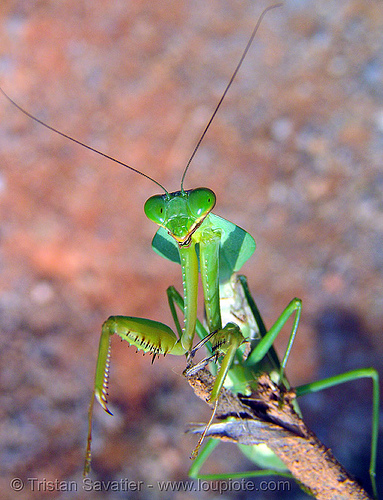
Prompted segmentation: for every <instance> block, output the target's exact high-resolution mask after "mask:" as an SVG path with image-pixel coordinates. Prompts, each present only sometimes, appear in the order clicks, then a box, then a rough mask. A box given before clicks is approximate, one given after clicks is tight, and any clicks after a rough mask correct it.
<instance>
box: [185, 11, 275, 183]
mask: <svg viewBox="0 0 383 500" xmlns="http://www.w3.org/2000/svg"><path fill="white" fill-rule="evenodd" d="M282 5H283V4H282V3H277V4H275V5H270V7H267V8H266V9H265V10H264V11H263V12H262V14H261V15H260V16H259V19H258V21H257V24H256V25H255V27H254V29H253V32H252V34H251V37H250V39H249V41H248V42H247V45H246V48H245V50H244V51H243V54H242V56H241V59H240V60H239V63H238V64H237V67H236V68H235V70H234V73H233V74H232V76H231V78H230V80H229V83H228V84H227V85H226V88H225V90H224V92H223V94H222V97H221V99H220V100H219V102H218V104H217V106H216V107H215V110H214V111H213V114H212V115H211V117H210V120H209V121H208V123H207V125H206V127H205V129H204V131H203V132H202V134H201V137H200V138H199V140H198V142H197V144H196V147H195V148H194V151H193V153H192V155H191V157H190V158H189V161H188V162H187V165H186V167H185V170H184V173H183V175H182V179H181V191H183V190H184V188H183V185H184V180H185V176H186V172H187V171H188V170H189V167H190V164H191V162H192V160H193V158H194V156H195V154H196V152H197V151H198V148H199V147H200V145H201V142H202V141H203V139H204V137H205V135H206V132H207V131H208V130H209V128H210V125H211V124H212V122H213V120H214V118H215V115H216V114H217V112H218V110H219V108H220V107H221V104H222V102H223V100H224V99H225V97H226V94H227V92H228V90H229V88H230V87H231V84H232V83H233V81H234V79H235V77H236V76H237V73H238V71H239V68H240V67H241V66H242V63H243V61H244V59H245V57H246V55H247V53H248V51H249V49H250V47H251V44H252V43H253V40H254V37H255V35H256V33H257V31H258V28H259V26H260V25H261V22H262V20H263V18H264V17H265V15H266V14H267V12H269V10H271V9H275V8H276V7H281V6H282Z"/></svg>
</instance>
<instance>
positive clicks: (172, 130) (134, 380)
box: [0, 0, 383, 500]
mask: <svg viewBox="0 0 383 500" xmlns="http://www.w3.org/2000/svg"><path fill="white" fill-rule="evenodd" d="M267 5H268V3H267V2H263V1H262V2H261V1H243V0H241V1H237V0H230V1H228V0H212V1H209V2H206V1H201V0H186V1H183V2H179V1H178V0H167V1H155V2H153V1H149V0H145V1H139V0H135V1H128V0H110V1H108V2H103V1H100V0H93V1H92V2H86V1H78V0H76V1H75V0H66V1H53V0H52V1H44V0H28V1H26V0H24V1H22V0H18V1H16V0H3V1H2V2H1V5H0V23H1V25H0V84H1V85H2V86H3V88H4V90H5V91H6V92H8V93H9V94H10V95H11V96H12V98H14V99H15V100H16V101H17V102H18V103H19V104H20V105H21V106H23V107H25V109H27V110H28V111H29V112H31V113H33V114H34V115H36V116H38V117H39V118H40V119H42V120H44V121H46V122H47V123H49V124H51V125H53V126H55V127H57V128H59V129H60V130H62V131H64V132H66V133H68V134H70V135H72V136H74V137H75V138H77V139H79V140H81V141H84V142H86V143H88V144H89V145H91V146H93V147H96V148H99V149H101V150H102V151H104V152H106V153H108V154H110V155H113V156H114V157H116V158H118V159H120V160H122V161H125V162H127V163H129V164H130V165H132V166H134V167H135V168H137V169H140V170H142V171H144V172H146V173H148V174H150V175H151V176H153V177H154V178H155V179H157V180H158V181H160V182H161V183H162V184H164V185H165V186H166V187H167V189H168V190H177V189H178V188H179V186H180V178H181V175H182V171H183V169H184V167H185V165H186V162H187V160H188V158H189V157H190V155H191V152H192V150H193V148H194V146H195V144H196V142H197V140H198V137H199V135H200V134H201V132H202V129H203V127H204V125H205V124H206V122H207V120H208V119H209V117H210V115H211V113H212V111H213V109H214V107H215V105H216V103H217V101H218V99H219V97H220V96H221V93H222V91H223V89H224V87H225V85H226V83H227V82H228V79H229V78H230V76H231V74H232V72H233V70H234V67H235V65H236V63H237V61H238V59H239V57H240V55H241V53H242V51H243V49H244V46H245V45H246V42H247V40H248V37H249V35H250V33H251V31H252V29H253V27H254V25H255V23H256V21H257V19H258V17H259V15H260V13H261V11H262V10H263V8H264V7H266V6H267ZM382 33H383V3H382V2H381V1H379V0H344V1H343V2H339V1H335V0H320V1H313V0H295V1H292V0H290V1H286V2H285V5H284V6H283V7H281V8H279V9H276V10H273V11H272V12H270V13H268V15H267V16H266V18H265V19H264V21H263V23H262V25H261V28H260V29H259V31H258V33H257V36H256V38H255V40H254V43H253V46H252V48H251V51H250V53H249V55H248V57H247V59H246V61H245V63H244V65H243V67H242V68H241V71H240V73H239V75H238V78H237V80H236V82H235V84H234V85H233V87H232V88H231V90H230V92H229V94H228V96H227V99H226V101H225V103H224V105H223V106H222V109H221V110H220V112H219V114H218V116H217V117H216V119H215V121H214V123H213V125H212V127H211V129H210V130H209V133H208V135H207V137H206V139H205V140H204V142H203V144H202V145H201V147H200V149H199V151H198V154H197V155H196V158H195V160H194V161H193V164H192V167H191V170H190V172H189V173H188V175H187V178H186V184H185V187H186V188H191V187H197V186H208V187H210V188H212V189H214V191H215V192H216V194H217V198H218V203H217V207H216V209H215V213H217V214H219V215H221V216H223V217H226V218H228V219H230V220H232V221H233V222H235V223H237V224H238V225H240V226H242V227H244V228H245V229H246V230H247V231H248V232H250V233H251V234H252V235H253V236H254V238H255V239H256V242H257V250H256V253H255V255H254V257H253V258H252V259H251V260H250V261H249V262H248V263H247V264H246V266H245V267H244V269H243V272H244V274H246V275H247V276H248V278H249V282H250V285H251V288H252V290H253V292H254V295H255V298H256V300H257V303H258V305H259V308H260V310H261V312H262V314H263V315H264V319H265V321H266V324H267V325H269V326H270V325H271V324H272V323H273V322H274V321H275V320H276V318H277V317H278V316H279V314H280V313H281V312H282V310H283V308H284V307H285V306H286V305H287V303H288V302H289V301H290V299H291V298H293V297H294V296H298V297H300V298H301V299H302V300H303V315H302V320H301V323H300V327H299V334H298V336H297V339H296V342H295V345H294V347H293V351H292V354H291V358H290V359H289V362H288V375H289V378H290V380H291V383H292V384H293V385H299V384H302V383H307V382H309V381H312V380H315V379H318V378H320V377H324V376H329V375H333V374H336V373H340V372H342V371H345V370H349V369H352V368H360V367H365V366H375V367H377V368H378V369H381V368H382V361H381V360H382V351H383V340H382V339H383V336H382V333H383V293H382V292H383V284H382V267H383V169H382V148H383V47H382V39H383V35H382ZM0 116H1V122H0V196H1V198H0V203H1V225H0V231H1V232H0V235H1V264H0V265H1V270H0V271H1V272H0V328H1V333H0V343H1V347H0V363H1V373H0V388H1V393H0V398H1V400H0V401H1V402H0V414H1V419H0V455H1V458H0V463H1V471H0V474H1V475H0V487H1V491H2V498H4V499H8V498H19V499H29V498H45V497H46V496H49V497H51V498H60V499H61V498H67V497H68V496H73V495H71V494H69V493H65V492H60V491H57V488H56V491H51V492H47V491H45V490H47V487H46V486H45V487H44V485H42V486H41V487H38V486H36V485H35V487H34V488H32V487H31V484H30V483H28V482H27V481H28V478H38V479H39V480H40V481H44V480H45V481H55V480H56V479H57V480H59V481H76V482H77V484H78V485H79V486H78V493H77V496H76V497H77V498H100V495H101V493H99V492H96V491H94V489H93V491H90V492H84V491H83V489H82V485H81V474H82V464H83V456H84V450H85V441H86V433H87V409H88V402H89V398H90V394H91V389H92V384H93V376H94V368H95V362H96V356H97V349H98V340H99V334H100V327H101V324H102V322H103V321H104V320H105V319H106V318H107V317H108V316H109V315H111V314H126V315H132V316H133V315H134V316H142V317H147V318H152V319H157V320H161V321H164V322H166V323H169V324H172V319H171V316H170V313H169V310H168V306H167V300H166V295H165V290H166V288H167V286H168V285H170V284H175V285H176V286H177V287H178V288H180V287H181V279H180V278H181V277H180V269H179V267H177V266H176V265H175V264H172V263H168V262H165V261H163V260H161V258H160V257H158V256H157V255H156V254H155V253H154V252H153V251H152V250H151V247H150V243H151V238H152V236H153V234H154V233H155V231H156V228H155V226H154V225H153V224H152V223H151V222H149V221H147V220H146V219H145V216H144V213H143V204H144V202H145V200H146V198H147V197H149V196H150V195H152V194H155V193H156V192H158V189H157V188H156V187H155V186H154V185H153V184H151V183H150V182H148V181H147V180H146V179H144V178H141V177H140V176H138V175H136V174H134V173H132V172H130V171H128V170H126V169H124V168H122V167H120V166H118V165H116V164H113V163H111V162H109V161H107V160H105V159H104V158H101V157H99V156H97V155H95V154H93V153H91V152H89V151H87V150H85V149H84V148H81V147H78V146H76V145H74V144H72V143H70V142H69V141H66V140H64V139H62V138H61V137H58V136H57V135H55V134H52V133H51V132H49V131H47V130H46V129H44V128H43V127H41V126H39V125H38V124H36V123H35V122H33V121H32V120H30V119H28V118H26V117H25V116H23V115H22V114H21V113H20V112H19V111H18V110H17V109H15V108H14V107H13V106H12V105H10V104H9V103H8V102H7V101H6V100H5V98H3V97H0ZM288 334H289V328H288V327H287V328H286V329H285V330H284V332H283V333H282V334H281V335H280V338H278V342H277V347H278V348H279V352H280V353H283V352H284V351H283V350H284V347H285V345H286V340H287V337H288ZM150 361H151V360H150V357H148V356H145V357H144V356H142V354H140V353H139V354H136V353H135V349H133V348H128V347H127V345H126V344H125V343H122V342H119V341H117V339H113V345H112V369H111V381H110V391H109V392H110V402H111V409H112V411H113V412H114V417H110V416H109V415H106V414H104V412H102V410H101V408H99V407H96V411H95V420H94V442H93V472H92V474H91V478H92V480H104V481H108V480H115V481H119V480H121V479H125V478H127V479H129V480H131V481H137V482H138V481H143V487H142V488H141V491H140V492H137V491H128V492H127V491H119V492H110V491H109V492H106V491H104V492H103V497H105V498H110V499H118V498H132V499H136V498H143V499H146V498H149V497H150V498H169V499H182V500H184V499H185V500H186V499H187V500H189V499H194V498H197V497H198V498H202V499H213V498H220V499H226V498H241V499H246V498H250V497H251V498H253V496H254V492H249V491H246V489H241V490H240V491H235V492H232V493H225V494H222V495H219V493H218V492H217V491H199V492H197V491H191V492H178V493H177V492H173V493H171V492H167V493H165V494H164V493H161V492H159V490H158V488H157V486H156V484H157V483H156V482H157V481H158V480H163V481H165V480H186V479H187V471H188V468H189V466H190V460H189V455H190V452H191V450H192V449H193V447H194V446H195V443H196V438H195V437H193V436H190V435H187V434H185V433H184V430H185V428H186V425H187V423H188V422H190V421H207V419H208V418H209V415H210V412H209V409H208V407H207V406H205V405H204V404H203V403H202V402H200V401H199V400H197V398H196V397H195V396H194V394H193V392H192V391H191V389H190V388H189V387H188V386H187V384H186V382H185V380H184V379H183V377H182V375H181V373H182V370H183V368H184V366H185V360H184V358H182V357H179V358H177V357H171V356H168V357H166V358H165V359H159V360H156V362H155V363H154V365H152V364H151V362H150ZM301 405H302V408H303V411H304V415H305V417H306V420H307V422H308V423H309V425H310V426H311V427H312V429H313V430H314V431H315V432H316V433H317V434H318V436H319V437H320V438H321V439H322V440H323V441H324V442H325V444H326V445H327V446H329V447H331V448H332V449H333V451H334V453H335V455H336V456H337V457H338V459H339V460H340V461H341V462H342V463H343V464H344V465H345V466H346V467H347V468H348V469H349V470H350V472H352V473H353V474H354V475H356V476H357V477H358V478H360V480H361V481H362V483H363V484H364V485H365V486H366V487H367V488H369V483H368V461H369V458H368V457H369V440H370V430H371V422H370V419H371V383H370V381H369V380H364V381H358V382H355V383H349V384H346V385H344V386H341V387H337V388H334V389H332V390H329V391H326V392H325V393H321V394H317V395H315V396H307V397H305V401H303V402H302V403H301ZM220 450H221V451H220ZM251 468H252V465H251V464H250V463H249V462H248V461H247V460H246V459H245V458H244V457H243V456H242V455H241V454H240V453H239V452H238V451H237V450H236V448H235V446H233V445H230V444H221V445H220V447H219V448H218V449H217V453H216V454H215V455H214V458H213V457H212V458H211V459H210V460H209V462H208V463H207V464H206V467H205V472H217V473H218V472H230V471H240V470H248V469H251ZM382 476H383V474H382V453H381V452H380V454H379V457H378V478H379V481H380V491H381V493H382V488H383V485H382ZM14 477H18V478H20V479H22V480H23V481H24V482H25V483H26V486H25V488H24V489H23V490H22V491H21V492H19V493H17V494H16V493H15V492H14V491H13V490H12V489H11V487H10V480H11V478H14ZM273 479H275V478H273ZM46 484H47V483H46ZM151 484H153V485H154V487H153V488H150V487H148V485H151ZM255 484H256V485H259V481H255ZM38 489H40V491H37V490H38ZM32 490H34V491H32ZM257 495H258V496H257V498H259V499H274V498H296V499H301V498H302V499H303V498H306V496H305V495H304V494H303V493H302V492H300V490H299V489H298V488H297V487H296V486H295V485H293V486H292V491H291V493H290V494H288V493H285V492H283V493H280V492H276V491H268V492H259V493H258V494H257Z"/></svg>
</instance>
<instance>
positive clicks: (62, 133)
mask: <svg viewBox="0 0 383 500" xmlns="http://www.w3.org/2000/svg"><path fill="white" fill-rule="evenodd" d="M0 92H1V93H2V94H3V96H4V97H6V98H7V99H8V101H9V102H10V103H12V104H13V105H14V106H16V108H17V109H18V110H19V111H21V112H22V113H24V115H26V116H28V117H29V118H32V120H34V121H35V122H37V123H39V124H40V125H43V126H44V127H45V128H47V129H49V130H51V131H52V132H55V133H56V134H59V135H61V136H62V137H65V139H69V140H70V141H72V142H75V143H76V144H79V145H80V146H83V147H84V148H86V149H89V150H90V151H93V152H94V153H97V154H99V155H101V156H104V157H105V158H107V159H108V160H112V161H114V162H115V163H118V164H119V165H122V166H123V167H126V168H129V169H130V170H132V171H133V172H136V174H140V175H142V176H143V177H146V179H149V180H150V181H152V182H154V183H155V184H157V186H159V187H160V188H161V189H163V190H164V191H165V193H166V194H169V193H168V191H167V190H166V189H165V188H164V186H163V185H162V184H160V183H159V182H158V181H156V180H155V179H153V177H150V175H147V174H144V173H143V172H140V171H139V170H137V169H136V168H133V167H131V166H130V165H127V164H126V163H124V162H122V161H120V160H117V158H113V156H110V155H107V154H106V153H103V152H102V151H99V150H98V149H95V148H92V147H91V146H89V145H88V144H85V143H84V142H81V141H78V140H77V139H75V138H74V137H71V136H70V135H68V134H64V132H61V131H60V130H57V129H56V128H54V127H52V126H51V125H48V124H47V123H45V122H43V121H42V120H40V119H39V118H36V116H33V115H32V114H31V113H28V111H26V110H25V109H24V108H22V107H21V106H19V105H18V104H17V103H16V102H15V101H14V100H13V99H11V98H10V97H9V95H7V94H6V93H5V92H4V90H3V89H2V88H1V87H0Z"/></svg>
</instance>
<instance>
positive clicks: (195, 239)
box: [6, 6, 379, 498]
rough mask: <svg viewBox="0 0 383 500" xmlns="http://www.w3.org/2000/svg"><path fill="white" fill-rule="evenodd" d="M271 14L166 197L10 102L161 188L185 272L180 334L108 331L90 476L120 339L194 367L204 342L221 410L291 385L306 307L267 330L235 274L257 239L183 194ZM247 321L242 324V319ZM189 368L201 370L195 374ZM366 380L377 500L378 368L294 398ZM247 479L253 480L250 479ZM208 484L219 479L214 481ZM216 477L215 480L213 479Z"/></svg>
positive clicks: (172, 296) (203, 197) (164, 219)
mask: <svg viewBox="0 0 383 500" xmlns="http://www.w3.org/2000/svg"><path fill="white" fill-rule="evenodd" d="M274 7H275V6H272V7H270V8H274ZM270 8H269V9H266V10H265V11H264V12H263V13H262V15H261V17H260V19H259V21H258V23H257V25H256V26H255V28H254V31H253V33H252V35H251V37H250V40H249V42H248V44H247V46H246V48H245V50H244V52H243V55H242V57H241V59H240V61H239V63H238V65H237V67H236V69H235V71H234V73H233V76H232V78H231V79H230V81H229V83H228V85H227V87H226V89H225V92H224V93H223V95H222V98H221V100H220V101H219V103H218V105H217V107H216V109H215V111H214V113H213V115H212V117H211V119H210V120H209V122H208V124H207V126H206V127H205V129H204V131H203V134H202V136H201V138H200V140H199V141H198V143H197V146H196V148H195V150H194V152H193V154H192V156H191V158H190V160H189V162H188V163H187V165H186V168H185V170H184V172H183V176H182V179H181V185H180V190H179V191H176V192H173V193H170V192H168V191H167V190H166V189H165V188H164V187H163V186H162V185H161V184H160V183H159V182H157V181H156V180H154V179H153V178H151V177H150V176H148V175H146V174H144V173H142V172H140V171H138V170H136V169H134V168H132V167H131V166H129V165H126V164H124V163H122V162H119V161H117V160H115V159H114V158H111V157H109V156H108V155H105V154H104V153H101V152H100V151H97V150H95V149H93V148H90V147H89V146H87V145H84V144H83V143H81V142H80V141H77V140H75V139H73V138H72V137H70V136H67V135H66V134H63V133H62V132H60V131H58V130H56V129H54V128H53V127H50V126H48V125H47V124H45V123H43V122H41V121H40V120H38V119H37V118H35V117H33V116H31V115H30V114H29V113H27V112H26V111H25V110H23V109H22V108H20V107H19V106H18V105H17V104H16V103H14V102H13V101H12V102H13V104H15V105H16V106H17V107H18V108H19V109H20V110H21V111H22V112H24V113H25V114H27V115H28V116H30V117H31V118H33V119H34V120H36V121H38V122H39V123H41V124H42V125H44V126H45V127H47V128H49V129H51V130H53V131H54V132H56V133H59V134H61V135H63V136H64V137H66V138H68V139H70V140H72V141H74V142H77V143H78V144H80V145H82V146H85V147H87V148H88V149H91V150H93V151H95V152H97V153H99V154H101V155H103V156H105V157H107V158H109V159H111V160H113V161H117V162H118V163H120V164H122V165H123V166H125V167H127V168H129V169H131V170H133V171H134V172H136V173H139V174H140V175H143V176H144V177H146V178H147V179H149V180H150V181H152V182H154V183H155V184H156V185H157V186H158V187H160V188H161V189H162V190H163V191H164V194H161V195H155V196H152V197H150V198H149V199H148V200H147V202H146V203H145V207H144V211H145V214H146V216H147V217H148V218H149V219H150V220H151V221H153V222H154V223H156V224H157V225H159V226H160V229H159V230H158V231H157V233H156V235H155V237H154V239H153V248H154V250H155V251H156V252H157V253H159V254H160V255H162V256H163V257H164V258H166V259H168V260H171V261H173V262H177V263H179V264H180V265H181V269H182V277H183V297H182V296H181V295H180V294H179V293H178V292H177V291H176V290H175V288H174V287H170V288H169V289H168V292H167V293H168V301H169V306H170V310H171V313H172V316H173V318H174V322H175V326H176V328H175V330H176V333H175V332H174V331H173V329H171V328H170V327H169V326H167V325H165V324H163V323H159V322H157V321H152V320H148V319H145V318H136V317H130V316H112V317H110V318H109V319H108V320H107V321H105V323H104V324H103V326H102V333H101V337H100V343H99V352H98V359H97V365H96V374H95V384H94V391H93V393H92V399H91V403H90V408H89V433H88V441H87V452H86V461H85V467H84V473H85V474H87V473H88V472H89V470H90V462H91V451H90V445H91V425H92V414H93V404H94V400H95V399H96V400H97V401H98V402H99V403H100V405H101V406H102V408H103V409H104V410H105V411H106V412H108V413H111V412H110V410H109V409H108V404H107V387H108V377H109V366H110V342H111V337H112V336H113V335H114V334H116V335H117V336H119V337H120V338H121V339H123V340H125V341H127V342H128V343H129V344H130V345H132V346H135V347H136V348H137V349H139V350H142V351H144V352H148V353H151V354H152V355H153V359H155V357H158V356H159V355H160V354H163V355H165V354H173V355H178V356H180V355H181V356H183V355H185V356H187V357H188V360H189V361H191V359H192V357H193V354H194V352H195V350H196V349H197V348H199V347H200V345H201V343H198V344H197V346H194V337H195V333H197V334H198V336H199V337H200V338H201V339H202V343H203V344H206V346H207V347H208V349H209V355H208V357H207V358H206V360H203V362H202V364H199V365H197V369H198V367H200V366H204V365H205V364H206V363H208V362H210V361H213V362H214V361H216V362H217V365H218V369H217V373H216V377H215V383H214V386H213V389H212V392H211V395H210V401H211V403H213V404H215V405H216V404H217V401H218V399H219V395H220V392H221V389H222V387H223V385H225V386H227V387H229V388H230V389H231V390H232V391H233V392H236V393H241V394H246V393H247V392H248V391H249V390H250V388H251V386H252V385H254V384H256V379H257V374H259V373H261V372H262V371H267V372H268V373H271V374H272V376H273V380H275V382H276V383H277V384H282V385H286V386H288V383H287V380H286V378H285V373H284V372H285V367H286V363H287V360H288V357H289V354H290V351H291V348H292V345H293V342H294V338H295V335H296V333H297V329H298V324H299V319H300V315H301V309H302V305H301V301H300V300H299V299H293V300H292V301H291V302H290V303H289V304H288V306H287V307H286V308H285V310H284V311H283V313H282V314H281V316H280V317H279V318H278V320H277V321H276V322H275V323H274V325H273V326H272V327H271V328H270V329H269V330H267V329H266V327H265V325H264V322H263V320H262V318H261V316H260V314H259V311H258V309H257V307H256V305H255V302H254V300H253V298H252V296H251V294H250V291H249V289H248V286H247V282H246V279H245V278H244V277H243V276H242V277H241V276H240V277H236V273H237V272H239V271H240V269H241V267H242V266H243V264H244V263H245V262H246V261H247V260H248V259H249V258H250V257H251V256H252V254H253V253H254V251H255V242H254V239H253V238H252V237H251V236H250V235H249V234H248V233H247V232H246V231H244V230H243V229H242V228H240V227H238V226H236V225H235V224H233V223H232V222H229V221H227V220H225V219H222V218H220V217H218V216H217V215H215V214H213V213H212V210H213V209H214V206H215V201H216V197H215V194H214V192H213V191H212V190H210V189H208V188H197V189H190V190H185V189H184V180H185V176H186V173H187V171H188V169H189V166H190V164H191V161H192V159H193V158H194V155H195V153H196V151H197V150H198V147H199V145H200V143H201V142H202V140H203V138H204V136H205V134H206V132H207V130H208V128H209V127H210V124H211V123H212V121H213V119H214V117H215V115H216V113H217V111H218V109H219V107H220V105H221V103H222V101H223V99H224V98H225V95H226V93H227V91H228V89H229V87H230V86H231V84H232V82H233V80H234V78H235V76H236V74H237V72H238V70H239V68H240V66H241V64H242V62H243V60H244V58H245V56H246V54H247V52H248V50H249V48H250V46H251V43H252V41H253V38H254V36H255V34H256V31H257V29H258V26H259V24H260V22H261V21H262V18H263V16H264V15H265V14H266V12H267V11H268V10H270ZM6 97H8V96H6ZM199 275H200V276H201V282H202V289H203V298H204V305H205V312H206V327H204V326H203V325H202V324H201V323H200V322H199V321H198V319H197V299H198V293H197V292H198V282H199ZM238 302H239V305H238ZM177 308H179V309H180V310H181V311H182V313H183V319H184V324H183V327H181V324H180V321H179V319H178V315H177ZM248 311H250V312H248ZM244 312H246V314H244ZM291 316H293V326H292V329H291V333H290V337H289V340H288V345H287V348H286V352H285V354H284V356H283V358H282V361H281V362H280V361H279V359H278V357H277V355H276V353H275V350H274V348H273V343H274V341H275V339H276V337H277V336H278V335H279V333H280V331H281V330H282V328H283V326H284V325H285V324H286V322H287V321H288V319H289V318H290V317H291ZM242 318H244V319H243V320H242ZM189 369H191V370H192V369H196V368H190V367H189ZM213 369H214V365H213ZM363 377H368V378H371V379H372V382H373V412H372V413H373V419H372V442H371V456H370V476H371V483H372V489H373V492H374V495H375V497H376V498H377V491H376V485H375V468H376V466H375V464H376V453H377V439H378V415H379V388H378V374H377V372H376V371H375V370H374V369H372V368H366V369H360V370H353V371H350V372H347V373H344V374H341V375H338V376H335V377H330V378H327V379H324V380H321V381H318V382H314V383H311V384H306V385H304V386H300V387H298V388H296V392H297V396H302V395H304V394H307V393H310V392H315V391H319V390H322V389H325V388H327V387H331V386H334V385H338V384H340V383H343V382H347V381H353V380H357V379H359V378H363ZM213 417H214V411H213V414H212V418H213ZM212 418H211V419H210V422H211V420H212ZM210 422H209V423H210ZM206 428H207V427H206ZM202 439H203V436H202V437H201V439H200V441H199V444H198V445H197V449H196V452H195V455H197V451H198V450H199V445H200V444H201V443H202ZM218 443H219V441H217V440H209V441H208V442H207V444H206V445H205V447H204V448H203V449H202V450H201V451H200V452H199V454H198V456H197V457H196V459H195V461H194V462H193V465H192V468H191V470H190V475H191V476H192V477H197V476H199V471H200V468H201V467H202V465H203V463H204V461H205V460H206V459H207V457H208V456H209V454H210V453H211V452H212V450H213V449H214V448H215V446H216V445H217V444H218ZM241 449H242V451H243V452H244V453H245V454H246V455H247V456H248V457H249V458H250V459H251V460H252V461H253V462H254V463H256V464H258V465H259V466H260V467H262V468H263V469H267V470H262V471H253V472H251V474H252V475H264V474H266V473H267V472H269V471H270V470H274V471H279V472H280V473H282V474H284V473H285V472H286V468H285V466H284V464H283V463H282V462H281V461H280V460H279V459H278V458H277V457H276V456H275V455H274V454H272V453H271V452H270V450H268V449H267V446H251V447H250V446H241ZM246 474H247V475H249V473H246ZM199 477H200V476H199ZM205 477H206V478H211V479H212V478H213V477H211V476H210V477H207V476H205ZM220 477H222V476H220ZM229 477H233V475H232V474H230V475H229ZM216 478H217V477H216V476H214V479H216Z"/></svg>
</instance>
